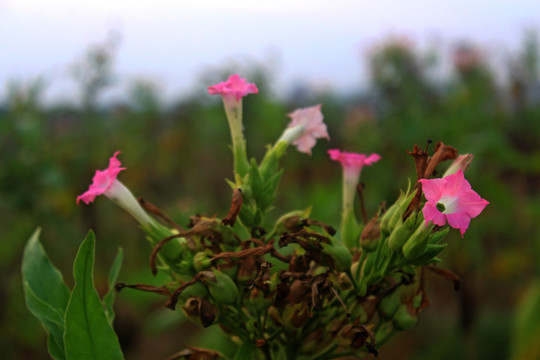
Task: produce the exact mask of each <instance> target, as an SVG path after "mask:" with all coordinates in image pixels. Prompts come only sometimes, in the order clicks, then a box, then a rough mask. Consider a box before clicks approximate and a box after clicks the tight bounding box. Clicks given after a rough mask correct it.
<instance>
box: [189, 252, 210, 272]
mask: <svg viewBox="0 0 540 360" xmlns="http://www.w3.org/2000/svg"><path fill="white" fill-rule="evenodd" d="M211 266H212V261H211V260H210V258H209V257H208V255H207V254H205V253H203V252H199V253H196V254H195V256H194V257H193V267H194V268H195V270H196V271H197V272H198V271H203V270H206V269H209V268H210V267H211Z"/></svg>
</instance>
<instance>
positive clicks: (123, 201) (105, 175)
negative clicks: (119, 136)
mask: <svg viewBox="0 0 540 360" xmlns="http://www.w3.org/2000/svg"><path fill="white" fill-rule="evenodd" d="M118 154H120V151H117V152H115V153H114V155H113V156H112V157H111V158H110V159H109V167H108V168H107V169H105V170H96V174H95V175H94V178H93V179H92V184H91V185H90V187H89V188H88V190H87V191H85V192H84V193H83V194H82V195H80V196H77V204H79V201H81V200H82V201H83V202H84V203H86V204H90V203H91V202H93V201H94V200H95V198H96V196H99V195H105V196H107V197H108V198H109V199H111V200H112V201H113V202H114V203H116V204H117V205H118V206H120V207H121V208H123V209H124V210H126V211H127V212H128V213H129V214H131V216H133V217H134V218H135V219H136V220H137V221H138V222H139V223H140V224H141V225H143V226H146V227H151V226H155V222H154V221H153V220H152V219H151V218H150V217H149V216H148V214H147V213H146V212H145V211H144V210H143V208H142V207H141V205H140V204H139V202H138V201H137V199H135V197H134V196H133V194H132V193H131V191H129V189H128V188H127V187H125V186H124V184H122V183H121V182H120V181H118V180H117V179H116V178H117V176H118V173H120V171H122V170H125V169H126V168H123V167H121V166H122V164H121V163H120V161H119V160H118V159H117V158H116V157H117V156H118Z"/></svg>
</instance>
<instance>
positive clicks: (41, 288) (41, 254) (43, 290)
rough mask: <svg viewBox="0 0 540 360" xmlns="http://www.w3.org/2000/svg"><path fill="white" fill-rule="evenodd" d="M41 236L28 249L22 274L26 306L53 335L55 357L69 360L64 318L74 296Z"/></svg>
mask: <svg viewBox="0 0 540 360" xmlns="http://www.w3.org/2000/svg"><path fill="white" fill-rule="evenodd" d="M39 233H40V229H37V230H36V231H35V232H34V234H33V235H32V236H31V237H30V240H28V243H27V244H26V247H25V249H24V255H23V263H22V274H23V287H24V293H25V298H26V305H27V306H28V309H30V311H31V312H32V314H34V316H35V317H37V318H38V319H39V320H40V322H41V324H42V325H43V327H44V328H45V330H46V331H47V333H48V334H49V342H48V346H49V353H50V354H51V356H52V357H53V358H54V359H66V355H65V351H64V339H63V335H64V316H65V312H66V308H67V305H68V301H69V297H70V294H69V290H68V288H67V287H66V285H65V284H64V280H63V279H62V274H61V273H60V272H59V271H58V269H56V268H55V267H54V266H53V265H52V264H51V262H50V260H49V258H48V257H47V255H46V254H45V251H44V250H43V247H42V246H41V244H40V243H39Z"/></svg>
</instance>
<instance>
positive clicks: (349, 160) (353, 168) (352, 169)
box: [328, 149, 381, 178]
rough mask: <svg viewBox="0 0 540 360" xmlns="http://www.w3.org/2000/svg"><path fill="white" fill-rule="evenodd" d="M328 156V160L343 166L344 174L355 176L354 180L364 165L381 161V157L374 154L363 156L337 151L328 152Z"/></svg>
mask: <svg viewBox="0 0 540 360" xmlns="http://www.w3.org/2000/svg"><path fill="white" fill-rule="evenodd" d="M328 154H329V155H330V159H332V160H335V161H339V162H340V163H341V165H343V170H344V171H345V173H350V174H352V175H355V177H356V178H358V176H360V172H361V171H362V168H363V167H364V166H365V165H371V164H373V163H375V162H377V161H379V160H380V159H381V156H380V155H379V154H375V153H373V154H371V155H364V154H357V153H349V152H346V151H339V150H338V149H331V150H328Z"/></svg>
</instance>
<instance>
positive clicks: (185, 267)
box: [176, 260, 193, 275]
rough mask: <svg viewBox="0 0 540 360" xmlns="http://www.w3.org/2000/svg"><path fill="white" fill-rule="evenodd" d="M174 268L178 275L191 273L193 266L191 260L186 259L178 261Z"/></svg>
mask: <svg viewBox="0 0 540 360" xmlns="http://www.w3.org/2000/svg"><path fill="white" fill-rule="evenodd" d="M176 269H177V270H178V273H179V274H180V275H188V274H192V273H193V267H192V266H191V262H190V261H188V260H182V261H180V264H178V266H177V267H176Z"/></svg>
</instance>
